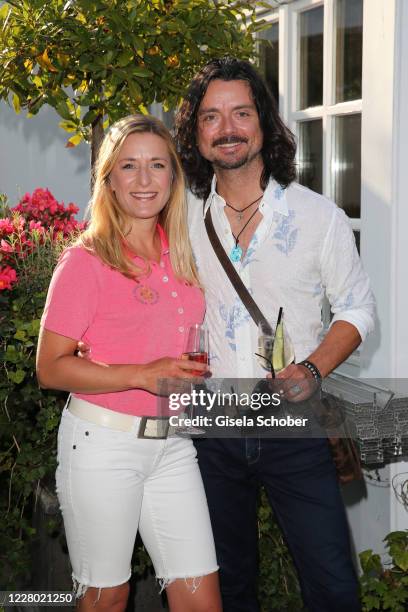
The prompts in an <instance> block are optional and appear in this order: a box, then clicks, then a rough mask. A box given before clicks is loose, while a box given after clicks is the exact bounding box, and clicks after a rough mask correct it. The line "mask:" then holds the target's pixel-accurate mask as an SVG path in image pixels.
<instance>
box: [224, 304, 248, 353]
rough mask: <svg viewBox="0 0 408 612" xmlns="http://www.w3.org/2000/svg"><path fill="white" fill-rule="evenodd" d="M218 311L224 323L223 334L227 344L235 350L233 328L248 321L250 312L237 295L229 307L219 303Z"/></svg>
mask: <svg viewBox="0 0 408 612" xmlns="http://www.w3.org/2000/svg"><path fill="white" fill-rule="evenodd" d="M219 313H220V315H221V318H222V320H223V321H224V323H225V332H224V335H225V337H226V338H227V340H228V344H229V346H230V348H231V349H232V350H233V351H236V350H237V345H236V343H235V330H236V329H237V328H238V327H241V326H242V325H244V323H246V322H247V321H249V318H250V314H249V312H248V311H247V309H246V308H245V306H244V305H243V303H242V302H241V300H240V299H239V298H238V297H237V298H235V301H234V304H233V306H232V308H230V309H228V308H227V307H226V305H225V304H222V303H219Z"/></svg>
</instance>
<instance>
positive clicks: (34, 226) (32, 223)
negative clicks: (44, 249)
mask: <svg viewBox="0 0 408 612" xmlns="http://www.w3.org/2000/svg"><path fill="white" fill-rule="evenodd" d="M28 227H29V228H30V230H39V231H40V232H44V231H45V228H44V227H43V226H42V225H41V222H40V221H33V220H31V221H30V223H29V226H28Z"/></svg>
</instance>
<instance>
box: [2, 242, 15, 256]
mask: <svg viewBox="0 0 408 612" xmlns="http://www.w3.org/2000/svg"><path fill="white" fill-rule="evenodd" d="M0 251H1V252H2V253H13V252H14V249H13V247H12V246H11V244H10V243H9V242H6V241H5V240H4V239H2V240H1V241H0Z"/></svg>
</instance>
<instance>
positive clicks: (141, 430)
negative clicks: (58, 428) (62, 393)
mask: <svg viewBox="0 0 408 612" xmlns="http://www.w3.org/2000/svg"><path fill="white" fill-rule="evenodd" d="M67 409H68V410H69V411H70V412H71V414H73V415H74V416H76V417H78V418H80V419H82V420H83V421H88V422H89V423H95V424H96V425H102V427H109V428H110V429H116V430H118V431H134V432H135V435H136V436H137V437H138V438H153V439H157V440H163V439H165V438H167V436H168V433H169V418H168V417H146V416H143V417H139V416H132V415H131V414H123V413H122V412H116V411H115V410H109V409H108V408H103V407H102V406H97V405H96V404H91V403H90V402H87V401H85V400H83V399H80V398H79V397H73V396H72V395H70V397H69V400H68V403H67Z"/></svg>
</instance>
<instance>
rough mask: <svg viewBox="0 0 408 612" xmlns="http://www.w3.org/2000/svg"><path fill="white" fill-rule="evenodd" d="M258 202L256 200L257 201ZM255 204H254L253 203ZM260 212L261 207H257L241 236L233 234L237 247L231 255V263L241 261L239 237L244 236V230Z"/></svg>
mask: <svg viewBox="0 0 408 612" xmlns="http://www.w3.org/2000/svg"><path fill="white" fill-rule="evenodd" d="M260 199H261V198H258V200H260ZM255 201H256V200H255ZM252 203H253V204H254V202H252ZM258 210H259V206H257V207H256V209H255V210H254V212H253V213H252V215H251V216H250V217H249V219H248V221H247V222H246V223H245V225H244V227H243V228H242V229H241V231H240V232H239V234H238V235H237V236H235V234H232V235H233V237H234V240H235V246H234V248H233V249H232V251H231V253H230V260H231V261H241V257H242V248H241V247H240V246H239V244H238V242H239V237H240V235H241V234H242V232H243V231H244V229H245V228H246V226H247V225H248V223H249V222H250V221H251V219H253V217H255V215H256V213H257V212H258Z"/></svg>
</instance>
